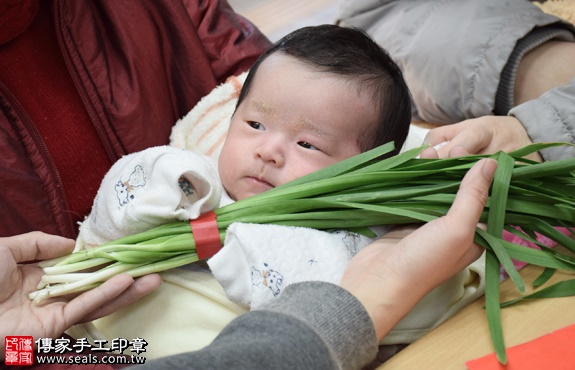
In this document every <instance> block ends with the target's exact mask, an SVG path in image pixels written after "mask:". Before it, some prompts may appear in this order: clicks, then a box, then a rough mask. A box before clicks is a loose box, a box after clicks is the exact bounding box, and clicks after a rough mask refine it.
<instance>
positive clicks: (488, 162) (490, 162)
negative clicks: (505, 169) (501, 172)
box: [482, 158, 497, 181]
mask: <svg viewBox="0 0 575 370" xmlns="http://www.w3.org/2000/svg"><path fill="white" fill-rule="evenodd" d="M483 161H484V162H485V164H484V165H483V169H482V173H483V176H485V178H486V179H487V180H489V181H491V180H493V176H494V175H495V170H497V161H496V160H494V159H491V158H486V159H483Z"/></svg>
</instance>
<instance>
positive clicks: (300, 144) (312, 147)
mask: <svg viewBox="0 0 575 370" xmlns="http://www.w3.org/2000/svg"><path fill="white" fill-rule="evenodd" d="M297 144H298V145H299V146H301V147H302V148H306V149H311V150H319V149H318V148H316V147H315V146H313V145H311V144H310V143H308V142H307V141H300V142H299V143H297Z"/></svg>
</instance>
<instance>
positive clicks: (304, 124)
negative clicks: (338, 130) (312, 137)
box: [288, 118, 329, 136]
mask: <svg viewBox="0 0 575 370" xmlns="http://www.w3.org/2000/svg"><path fill="white" fill-rule="evenodd" d="M288 124H289V125H290V126H292V127H294V128H295V129H306V130H309V131H311V132H313V133H314V134H316V135H317V136H326V135H327V136H329V132H326V131H324V130H322V129H320V128H319V127H317V126H316V125H314V124H313V122H312V121H311V120H309V119H307V118H300V119H298V120H297V121H295V122H292V123H288Z"/></svg>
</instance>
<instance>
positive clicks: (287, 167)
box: [218, 53, 377, 200]
mask: <svg viewBox="0 0 575 370" xmlns="http://www.w3.org/2000/svg"><path fill="white" fill-rule="evenodd" d="M365 90H367V89H362V91H359V90H358V89H357V87H356V86H355V85H353V84H350V83H348V82H346V80H345V79H343V78H342V77H341V76H337V75H334V74H329V73H325V72H318V71H314V70H313V69H311V68H310V67H309V66H306V65H305V64H303V63H301V62H299V61H298V60H297V59H295V58H293V57H290V56H287V55H285V54H282V53H276V54H272V55H271V56H269V57H268V58H267V59H266V60H265V61H264V62H263V63H262V64H261V65H260V67H259V69H258V71H257V73H256V75H255V76H254V79H253V81H252V85H251V87H250V90H249V93H248V95H247V96H246V97H245V99H244V100H243V101H242V103H241V104H240V106H239V107H238V109H237V110H236V112H235V114H234V116H233V118H232V121H231V125H230V129H229V132H228V136H227V138H226V142H225V144H224V147H223V149H222V152H221V154H220V158H219V164H218V166H219V173H220V177H221V179H222V182H223V186H224V188H225V189H226V190H227V192H228V193H229V195H230V196H231V197H232V198H233V199H235V200H240V199H244V198H247V197H250V196H253V195H256V194H259V193H262V192H264V191H266V190H269V189H271V188H274V187H276V186H279V185H281V184H284V183H286V182H288V181H291V180H294V179H296V178H299V177H301V176H304V175H306V174H308V173H311V172H314V171H317V170H319V169H322V168H324V167H327V166H329V165H331V164H334V163H337V162H340V161H342V160H344V159H346V158H349V157H351V156H354V155H356V154H359V153H361V150H360V147H359V144H358V137H359V135H360V133H362V132H364V131H365V130H369V129H372V128H373V127H375V126H374V125H376V120H377V114H376V109H375V107H374V104H373V103H372V100H371V97H370V96H369V95H368V94H367V92H366V91H365Z"/></svg>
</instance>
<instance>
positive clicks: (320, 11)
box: [228, 0, 339, 41]
mask: <svg viewBox="0 0 575 370" xmlns="http://www.w3.org/2000/svg"><path fill="white" fill-rule="evenodd" d="M228 2H229V3H230V5H231V6H232V8H233V9H234V10H235V11H236V12H237V13H239V14H241V15H242V16H244V17H245V18H247V19H249V20H250V21H251V22H252V23H253V24H255V25H256V26H257V27H258V28H259V29H260V30H261V31H262V32H263V33H264V34H265V35H266V36H267V37H268V38H269V39H270V40H271V41H277V40H279V39H280V38H281V37H283V36H285V35H286V34H288V33H289V32H291V31H293V30H296V29H298V28H301V27H305V26H315V25H320V24H326V23H327V24H332V23H334V22H335V19H336V17H337V9H338V6H339V5H338V0H228Z"/></svg>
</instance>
